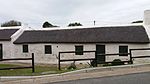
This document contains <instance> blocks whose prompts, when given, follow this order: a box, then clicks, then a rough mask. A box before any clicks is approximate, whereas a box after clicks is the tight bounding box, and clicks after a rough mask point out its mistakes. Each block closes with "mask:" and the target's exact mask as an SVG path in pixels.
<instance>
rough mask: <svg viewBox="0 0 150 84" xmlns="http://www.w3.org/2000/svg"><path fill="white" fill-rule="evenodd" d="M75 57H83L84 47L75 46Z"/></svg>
mask: <svg viewBox="0 0 150 84" xmlns="http://www.w3.org/2000/svg"><path fill="white" fill-rule="evenodd" d="M75 55H83V46H75Z"/></svg>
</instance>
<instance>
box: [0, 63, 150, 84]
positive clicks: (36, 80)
mask: <svg viewBox="0 0 150 84" xmlns="http://www.w3.org/2000/svg"><path fill="white" fill-rule="evenodd" d="M141 72H150V64H134V65H122V66H109V67H96V68H87V69H82V70H76V71H72V72H67V73H62V74H53V75H42V76H2V77H0V84H44V83H54V82H61V81H70V80H79V79H87V78H97V77H108V76H118V75H119V76H120V75H126V74H133V73H141Z"/></svg>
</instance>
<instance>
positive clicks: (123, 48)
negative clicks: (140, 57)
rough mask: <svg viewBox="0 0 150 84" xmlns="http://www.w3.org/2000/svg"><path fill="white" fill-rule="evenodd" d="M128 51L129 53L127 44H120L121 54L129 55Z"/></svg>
mask: <svg viewBox="0 0 150 84" xmlns="http://www.w3.org/2000/svg"><path fill="white" fill-rule="evenodd" d="M120 53H121V54H120ZM127 53H128V46H127V45H120V46H119V56H128V54H127Z"/></svg>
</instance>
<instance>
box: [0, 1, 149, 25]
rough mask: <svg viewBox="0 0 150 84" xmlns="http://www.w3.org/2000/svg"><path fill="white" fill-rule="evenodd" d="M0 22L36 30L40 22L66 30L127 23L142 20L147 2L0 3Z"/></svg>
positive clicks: (147, 6) (147, 5)
mask: <svg viewBox="0 0 150 84" xmlns="http://www.w3.org/2000/svg"><path fill="white" fill-rule="evenodd" d="M0 3H1V4H0V5H1V7H0V22H1V23H2V22H4V21H8V20H11V19H15V20H19V21H21V22H24V23H28V24H29V25H34V26H35V25H37V26H40V25H41V24H42V23H43V22H44V21H49V22H51V23H53V24H56V25H60V26H64V25H65V26H66V25H67V24H68V23H69V22H74V21H79V22H81V23H83V24H85V25H89V24H90V25H91V24H92V21H93V20H96V21H97V24H102V23H121V22H123V23H127V22H131V21H134V20H139V19H142V18H143V12H144V10H146V9H148V8H150V5H149V4H150V1H149V0H115V1H114V0H0Z"/></svg>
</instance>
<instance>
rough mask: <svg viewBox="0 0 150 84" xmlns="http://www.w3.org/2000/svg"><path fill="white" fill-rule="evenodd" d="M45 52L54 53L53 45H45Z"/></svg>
mask: <svg viewBox="0 0 150 84" xmlns="http://www.w3.org/2000/svg"><path fill="white" fill-rule="evenodd" d="M45 54H52V47H51V45H45Z"/></svg>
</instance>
